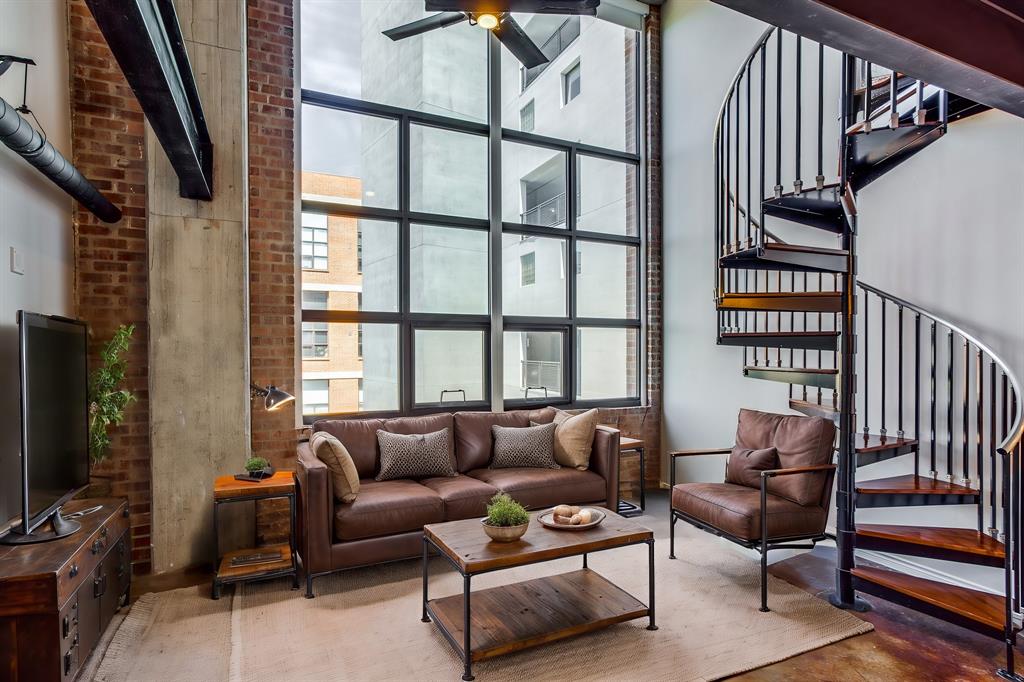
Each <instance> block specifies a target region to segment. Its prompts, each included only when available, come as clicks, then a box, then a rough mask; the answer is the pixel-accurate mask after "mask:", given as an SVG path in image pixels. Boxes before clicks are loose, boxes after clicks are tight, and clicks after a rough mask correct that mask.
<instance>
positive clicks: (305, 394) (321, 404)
mask: <svg viewBox="0 0 1024 682" xmlns="http://www.w3.org/2000/svg"><path fill="white" fill-rule="evenodd" d="M330 384H331V382H330V381H329V380H327V379H305V380H303V382H302V411H303V412H304V413H305V414H324V413H326V412H327V409H328V405H329V403H330V397H329V396H330V393H331V388H330Z"/></svg>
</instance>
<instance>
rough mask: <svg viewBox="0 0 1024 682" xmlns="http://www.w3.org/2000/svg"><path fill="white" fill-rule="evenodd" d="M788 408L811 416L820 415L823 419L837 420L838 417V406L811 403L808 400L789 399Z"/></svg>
mask: <svg viewBox="0 0 1024 682" xmlns="http://www.w3.org/2000/svg"><path fill="white" fill-rule="evenodd" d="M789 409H791V410H796V411H797V412H800V413H802V414H806V415H809V416H812V417H821V418H823V419H831V420H832V421H837V420H838V419H839V408H838V407H834V406H832V405H822V404H820V403H813V402H811V401H809V400H796V399H790V401H789Z"/></svg>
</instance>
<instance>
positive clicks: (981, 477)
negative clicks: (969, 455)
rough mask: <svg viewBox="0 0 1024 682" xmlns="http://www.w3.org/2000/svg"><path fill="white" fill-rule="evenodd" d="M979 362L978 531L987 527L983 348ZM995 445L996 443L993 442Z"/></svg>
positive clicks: (976, 398) (977, 433)
mask: <svg viewBox="0 0 1024 682" xmlns="http://www.w3.org/2000/svg"><path fill="white" fill-rule="evenodd" d="M975 360H976V362H977V364H976V365H975V368H974V373H975V375H976V376H975V381H974V383H975V400H976V402H977V412H976V414H975V419H976V423H975V439H976V440H975V445H976V446H977V450H976V457H975V458H976V459H977V464H976V469H977V470H978V532H979V533H980V532H982V531H983V530H984V529H985V460H984V459H983V454H982V452H983V450H984V445H985V370H984V367H983V366H982V357H981V348H979V349H978V355H977V357H976V358H975ZM992 445H993V447H995V443H993V444H992Z"/></svg>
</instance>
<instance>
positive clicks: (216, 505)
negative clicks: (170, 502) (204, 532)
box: [210, 500, 220, 599]
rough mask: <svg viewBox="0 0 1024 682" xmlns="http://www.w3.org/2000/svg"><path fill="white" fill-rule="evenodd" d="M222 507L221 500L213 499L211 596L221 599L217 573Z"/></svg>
mask: <svg viewBox="0 0 1024 682" xmlns="http://www.w3.org/2000/svg"><path fill="white" fill-rule="evenodd" d="M219 509H220V502H218V501H216V500H214V501H213V557H214V558H213V586H212V587H211V590H210V596H211V597H212V598H213V599H220V580H218V579H217V573H218V572H219V571H220V523H219V522H218V521H217V517H218V514H217V510H219Z"/></svg>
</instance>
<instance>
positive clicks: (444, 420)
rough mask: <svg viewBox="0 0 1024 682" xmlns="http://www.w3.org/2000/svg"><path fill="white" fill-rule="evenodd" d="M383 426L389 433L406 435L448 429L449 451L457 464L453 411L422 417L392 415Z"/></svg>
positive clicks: (453, 463) (453, 464)
mask: <svg viewBox="0 0 1024 682" xmlns="http://www.w3.org/2000/svg"><path fill="white" fill-rule="evenodd" d="M383 428H384V430H385V431H387V432H388V433H402V434H406V435H412V434H414V433H434V432H436V431H440V430H441V429H448V452H449V454H450V455H451V459H452V466H455V437H454V434H455V421H454V420H453V419H452V414H451V413H449V412H442V413H441V414H427V415H423V416H421V417H392V418H391V419H385V420H384V426H383ZM378 466H379V465H378Z"/></svg>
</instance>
